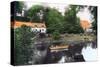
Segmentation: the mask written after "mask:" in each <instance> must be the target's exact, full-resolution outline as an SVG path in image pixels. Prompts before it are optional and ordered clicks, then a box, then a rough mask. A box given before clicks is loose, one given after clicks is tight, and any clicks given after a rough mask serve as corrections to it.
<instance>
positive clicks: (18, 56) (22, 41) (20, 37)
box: [14, 25, 34, 65]
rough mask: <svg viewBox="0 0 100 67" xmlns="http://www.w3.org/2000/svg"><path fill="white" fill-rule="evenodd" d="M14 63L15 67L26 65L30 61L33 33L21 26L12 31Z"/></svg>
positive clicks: (28, 28)
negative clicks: (16, 66)
mask: <svg viewBox="0 0 100 67" xmlns="http://www.w3.org/2000/svg"><path fill="white" fill-rule="evenodd" d="M14 35H15V36H14V37H15V38H14V42H15V43H14V53H15V54H14V59H15V60H14V63H15V65H24V64H28V61H29V60H30V59H31V54H32V52H31V51H32V50H31V41H32V40H31V38H32V37H33V35H34V34H33V33H32V32H31V28H30V27H27V26H25V25H23V26H22V27H21V28H17V29H15V30H14Z"/></svg>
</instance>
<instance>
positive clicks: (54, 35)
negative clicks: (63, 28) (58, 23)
mask: <svg viewBox="0 0 100 67" xmlns="http://www.w3.org/2000/svg"><path fill="white" fill-rule="evenodd" d="M52 37H53V39H54V40H59V39H60V33H59V31H57V30H55V31H54V32H53V34H52Z"/></svg>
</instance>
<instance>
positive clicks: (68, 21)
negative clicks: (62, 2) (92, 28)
mask: <svg viewBox="0 0 100 67" xmlns="http://www.w3.org/2000/svg"><path fill="white" fill-rule="evenodd" d="M78 8H79V7H78V6H76V5H71V6H70V7H69V9H68V10H66V12H65V17H64V18H65V22H64V29H65V31H66V32H67V33H82V32H83V29H82V27H81V26H80V19H79V18H78V17H77V16H76V14H77V12H78V11H79V9H78Z"/></svg>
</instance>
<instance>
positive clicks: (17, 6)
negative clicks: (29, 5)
mask: <svg viewBox="0 0 100 67" xmlns="http://www.w3.org/2000/svg"><path fill="white" fill-rule="evenodd" d="M25 7H26V5H25V4H24V2H23V1H14V2H11V15H14V16H16V13H21V12H22V10H23V8H25Z"/></svg>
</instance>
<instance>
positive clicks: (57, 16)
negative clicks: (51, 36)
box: [45, 8, 63, 33]
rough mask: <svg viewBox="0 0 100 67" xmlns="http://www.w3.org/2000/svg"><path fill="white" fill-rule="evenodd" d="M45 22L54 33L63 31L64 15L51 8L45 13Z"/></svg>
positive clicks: (49, 30) (48, 30) (50, 31)
mask: <svg viewBox="0 0 100 67" xmlns="http://www.w3.org/2000/svg"><path fill="white" fill-rule="evenodd" d="M45 15H46V16H45V23H46V25H47V32H48V33H53V32H54V31H56V30H58V32H60V33H61V31H62V28H63V16H62V15H61V13H60V12H59V11H58V10H56V9H53V8H49V9H48V12H46V14H45Z"/></svg>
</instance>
